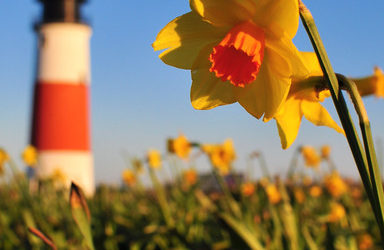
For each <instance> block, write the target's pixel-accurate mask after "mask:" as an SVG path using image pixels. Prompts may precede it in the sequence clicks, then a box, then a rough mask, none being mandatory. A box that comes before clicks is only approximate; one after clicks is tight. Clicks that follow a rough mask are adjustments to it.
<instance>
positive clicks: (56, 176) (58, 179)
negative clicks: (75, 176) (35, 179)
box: [51, 168, 67, 185]
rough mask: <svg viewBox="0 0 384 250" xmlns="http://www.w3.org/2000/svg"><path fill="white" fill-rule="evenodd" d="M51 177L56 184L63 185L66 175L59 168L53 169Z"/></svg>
mask: <svg viewBox="0 0 384 250" xmlns="http://www.w3.org/2000/svg"><path fill="white" fill-rule="evenodd" d="M51 178H52V180H53V181H54V182H55V184H56V185H64V184H65V183H66V182H67V175H66V174H65V173H64V172H63V171H62V170H61V169H60V168H55V169H54V170H53V172H52V175H51Z"/></svg>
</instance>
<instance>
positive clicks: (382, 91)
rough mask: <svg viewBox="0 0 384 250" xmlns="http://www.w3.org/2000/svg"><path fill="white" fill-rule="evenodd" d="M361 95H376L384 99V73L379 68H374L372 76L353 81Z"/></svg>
mask: <svg viewBox="0 0 384 250" xmlns="http://www.w3.org/2000/svg"><path fill="white" fill-rule="evenodd" d="M352 80H353V81H354V82H355V83H356V86H357V89H358V90H359V93H360V95H362V96H367V95H375V96H376V97H378V98H379V97H381V98H384V73H383V71H382V70H381V69H380V68H379V67H375V68H374V72H373V75H372V76H369V77H364V78H356V79H352Z"/></svg>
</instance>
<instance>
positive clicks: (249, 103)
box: [236, 48, 291, 122]
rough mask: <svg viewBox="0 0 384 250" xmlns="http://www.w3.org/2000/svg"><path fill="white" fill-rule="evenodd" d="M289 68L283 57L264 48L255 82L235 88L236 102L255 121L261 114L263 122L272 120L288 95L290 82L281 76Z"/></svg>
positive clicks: (287, 78) (286, 77)
mask: <svg viewBox="0 0 384 250" xmlns="http://www.w3.org/2000/svg"><path fill="white" fill-rule="evenodd" d="M289 67H290V66H289V64H288V62H287V61H286V60H285V59H284V58H283V57H281V56H280V55H279V54H277V53H274V52H273V51H270V50H269V49H268V48H266V49H265V56H264V62H263V64H262V65H261V68H260V71H259V74H258V75H257V78H256V80H255V81H254V82H252V83H250V84H248V85H246V86H245V87H244V88H236V95H237V99H238V102H239V103H240V104H241V106H243V107H244V108H245V109H246V110H247V111H248V112H249V113H250V114H251V115H253V116H254V117H256V118H257V119H260V118H261V116H262V115H263V114H264V121H265V122H266V121H268V120H270V119H271V118H273V116H274V115H275V113H276V112H277V110H278V109H279V107H280V106H281V104H282V103H283V102H284V101H285V99H286V97H287V95H288V91H289V86H290V83H291V80H290V78H289V77H288V76H283V74H284V73H286V71H289V70H288V69H289Z"/></svg>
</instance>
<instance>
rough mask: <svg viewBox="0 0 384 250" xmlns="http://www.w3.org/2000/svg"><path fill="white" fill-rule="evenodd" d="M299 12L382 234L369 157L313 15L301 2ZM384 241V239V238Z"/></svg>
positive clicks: (383, 230) (382, 229)
mask: <svg viewBox="0 0 384 250" xmlns="http://www.w3.org/2000/svg"><path fill="white" fill-rule="evenodd" d="M299 10H300V17H301V20H302V22H303V25H304V27H305V29H306V31H307V33H308V36H309V38H310V40H311V43H312V46H313V48H314V50H315V53H316V55H317V57H318V59H319V63H320V66H321V68H322V71H323V73H324V77H325V78H326V80H327V83H328V85H329V86H328V87H329V90H330V92H331V95H332V99H333V102H334V105H335V108H336V110H337V113H338V115H339V118H340V121H341V123H342V126H343V128H344V131H345V134H346V137H347V140H348V144H349V146H350V148H351V151H352V154H353V157H354V159H355V163H356V165H357V168H358V170H359V173H360V177H361V180H362V182H363V184H364V188H365V190H366V192H367V195H368V197H369V200H370V203H371V206H372V209H373V211H374V213H375V216H376V220H377V222H378V224H379V228H380V230H381V232H384V228H382V227H381V222H380V217H379V214H380V213H381V212H380V211H377V204H376V202H375V201H376V199H375V198H374V197H375V196H374V192H373V189H372V183H371V179H370V176H369V171H368V163H367V157H366V155H365V154H364V153H363V149H362V147H361V143H360V140H359V137H358V134H357V132H356V129H355V127H354V125H353V122H352V119H351V117H350V114H349V111H348V108H347V105H346V103H345V100H344V98H343V95H342V93H341V90H340V88H339V84H338V80H337V77H336V75H335V73H334V72H333V69H332V66H331V64H330V61H329V59H328V56H327V54H326V51H325V49H324V46H323V43H322V41H321V39H320V35H319V33H318V30H317V27H316V25H315V22H314V19H313V17H312V14H311V13H310V11H309V10H308V9H307V8H306V6H305V5H304V4H303V3H302V2H301V0H299ZM382 235H383V234H382ZM383 239H384V237H383Z"/></svg>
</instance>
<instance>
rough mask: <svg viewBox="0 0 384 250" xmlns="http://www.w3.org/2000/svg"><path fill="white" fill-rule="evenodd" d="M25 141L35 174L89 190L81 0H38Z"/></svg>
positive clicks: (86, 29) (87, 31)
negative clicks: (34, 151) (32, 151)
mask: <svg viewBox="0 0 384 250" xmlns="http://www.w3.org/2000/svg"><path fill="white" fill-rule="evenodd" d="M40 2H41V3H42V4H43V17H42V19H41V21H40V22H39V23H38V24H37V25H36V33H37V35H38V47H39V48H38V57H37V73H36V82H35V88H34V103H33V105H34V107H33V121H32V130H31V143H32V145H34V146H35V147H36V148H37V151H38V165H37V167H36V177H37V178H38V179H42V178H47V177H50V176H52V175H54V174H55V173H61V174H62V176H63V177H65V181H64V182H65V184H66V185H68V186H69V184H70V182H71V181H74V182H76V183H77V184H78V185H79V186H81V187H82V188H83V190H84V192H85V193H86V194H88V195H92V194H93V193H94V189H95V187H94V173H93V157H92V151H91V143H90V116H89V104H90V100H89V98H90V96H89V95H90V49H89V40H90V36H91V28H90V26H89V25H87V24H86V23H85V22H84V20H83V18H82V16H81V12H80V7H81V5H82V4H83V3H84V2H85V0H40Z"/></svg>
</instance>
